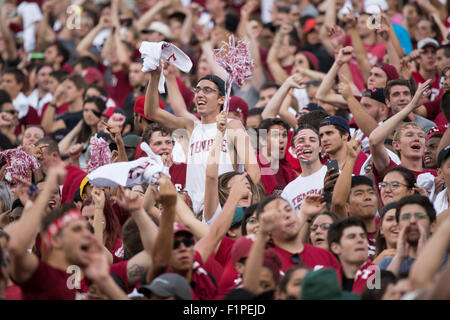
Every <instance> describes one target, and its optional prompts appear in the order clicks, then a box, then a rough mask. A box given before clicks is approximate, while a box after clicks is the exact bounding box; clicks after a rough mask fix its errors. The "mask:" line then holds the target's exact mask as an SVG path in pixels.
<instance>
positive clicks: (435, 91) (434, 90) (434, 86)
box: [411, 71, 441, 101]
mask: <svg viewBox="0 0 450 320" xmlns="http://www.w3.org/2000/svg"><path fill="white" fill-rule="evenodd" d="M411 76H412V77H413V79H414V82H415V83H416V86H417V87H419V86H420V85H421V84H422V83H424V82H425V81H426V80H425V79H424V78H423V77H422V75H421V74H420V73H419V71H413V72H412V73H411ZM440 79H441V78H440V77H439V72H437V71H436V74H435V77H434V82H432V83H431V85H430V89H431V95H430V100H431V101H433V100H436V98H438V97H439V91H440V88H439V83H440Z"/></svg>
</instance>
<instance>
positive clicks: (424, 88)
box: [410, 79, 431, 109]
mask: <svg viewBox="0 0 450 320" xmlns="http://www.w3.org/2000/svg"><path fill="white" fill-rule="evenodd" d="M430 83H431V79H428V80H427V81H425V82H424V83H422V85H421V86H420V87H419V88H418V89H417V90H416V93H415V94H414V97H413V98H412V100H411V102H410V105H412V107H413V108H414V109H415V108H417V107H419V106H420V104H419V101H420V100H421V99H422V97H429V96H430V94H431V90H430Z"/></svg>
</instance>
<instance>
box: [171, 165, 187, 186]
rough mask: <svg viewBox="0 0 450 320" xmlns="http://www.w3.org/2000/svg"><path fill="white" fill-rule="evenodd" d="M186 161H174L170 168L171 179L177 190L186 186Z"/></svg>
mask: <svg viewBox="0 0 450 320" xmlns="http://www.w3.org/2000/svg"><path fill="white" fill-rule="evenodd" d="M186 168H187V165H186V163H178V162H174V163H173V164H172V166H171V167H170V169H169V174H170V180H171V181H172V183H173V184H174V186H175V188H176V189H177V191H181V190H184V187H185V186H186Z"/></svg>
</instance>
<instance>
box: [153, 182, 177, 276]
mask: <svg viewBox="0 0 450 320" xmlns="http://www.w3.org/2000/svg"><path fill="white" fill-rule="evenodd" d="M158 183H159V188H160V192H159V197H158V202H160V203H161V204H162V206H163V208H164V211H163V214H162V217H161V221H160V224H159V230H158V235H157V236H156V241H155V245H154V246H153V250H152V259H153V266H152V268H151V269H150V271H149V272H148V273H147V278H146V282H147V283H151V282H152V280H153V279H154V278H156V277H157V276H159V275H160V274H162V273H164V272H166V270H167V268H168V267H169V263H170V259H171V256H172V249H173V239H174V238H173V223H174V221H175V215H176V210H175V208H176V203H177V201H178V196H177V190H176V189H175V187H174V185H173V184H172V182H170V179H169V178H168V177H166V176H162V177H161V178H160V179H159V180H158Z"/></svg>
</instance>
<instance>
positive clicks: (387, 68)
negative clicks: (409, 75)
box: [376, 62, 399, 80]
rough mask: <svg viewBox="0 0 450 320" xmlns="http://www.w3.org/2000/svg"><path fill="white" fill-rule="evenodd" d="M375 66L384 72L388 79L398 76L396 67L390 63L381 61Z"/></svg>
mask: <svg viewBox="0 0 450 320" xmlns="http://www.w3.org/2000/svg"><path fill="white" fill-rule="evenodd" d="M376 66H377V67H379V68H380V69H381V70H383V71H384V72H385V73H386V75H387V77H388V80H396V79H398V78H399V75H398V72H397V69H396V68H395V67H394V66H393V65H392V64H389V63H386V62H381V63H379V64H377V65H376Z"/></svg>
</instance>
